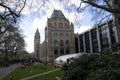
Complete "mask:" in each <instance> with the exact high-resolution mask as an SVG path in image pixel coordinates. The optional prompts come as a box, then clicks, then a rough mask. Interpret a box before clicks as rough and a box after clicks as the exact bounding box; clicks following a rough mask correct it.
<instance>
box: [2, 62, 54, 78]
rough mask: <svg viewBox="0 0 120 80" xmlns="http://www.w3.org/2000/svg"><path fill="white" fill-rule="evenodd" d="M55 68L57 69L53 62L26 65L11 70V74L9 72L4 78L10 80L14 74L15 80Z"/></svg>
mask: <svg viewBox="0 0 120 80" xmlns="http://www.w3.org/2000/svg"><path fill="white" fill-rule="evenodd" d="M44 68H45V69H44ZM53 69H55V67H54V65H52V64H38V65H36V66H33V65H31V66H26V67H25V68H23V69H22V68H21V67H19V68H17V69H15V70H14V71H13V72H11V73H10V74H8V75H7V76H6V77H5V78H3V79H2V80H9V79H10V77H11V76H14V80H19V79H21V78H25V77H28V76H31V75H35V74H39V73H43V72H46V71H50V70H53ZM29 70H30V71H29Z"/></svg>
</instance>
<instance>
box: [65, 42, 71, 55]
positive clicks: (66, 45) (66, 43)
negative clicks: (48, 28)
mask: <svg viewBox="0 0 120 80" xmlns="http://www.w3.org/2000/svg"><path fill="white" fill-rule="evenodd" d="M65 47H66V54H69V53H70V50H69V41H68V40H66V41H65Z"/></svg>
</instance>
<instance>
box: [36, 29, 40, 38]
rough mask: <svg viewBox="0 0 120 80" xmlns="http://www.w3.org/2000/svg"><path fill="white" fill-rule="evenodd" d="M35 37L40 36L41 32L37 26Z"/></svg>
mask: <svg viewBox="0 0 120 80" xmlns="http://www.w3.org/2000/svg"><path fill="white" fill-rule="evenodd" d="M35 38H40V33H39V30H38V28H37V30H36V32H35Z"/></svg>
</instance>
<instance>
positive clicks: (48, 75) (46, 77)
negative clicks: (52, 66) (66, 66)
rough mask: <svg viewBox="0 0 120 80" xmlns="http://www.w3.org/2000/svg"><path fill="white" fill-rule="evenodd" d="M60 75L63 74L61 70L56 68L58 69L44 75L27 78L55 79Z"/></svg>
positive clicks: (38, 79)
mask: <svg viewBox="0 0 120 80" xmlns="http://www.w3.org/2000/svg"><path fill="white" fill-rule="evenodd" d="M62 76H63V71H61V70H58V71H55V72H52V73H49V74H46V75H42V76H39V77H35V78H32V79H29V80H56V77H62Z"/></svg>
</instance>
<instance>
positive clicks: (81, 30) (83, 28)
mask: <svg viewBox="0 0 120 80" xmlns="http://www.w3.org/2000/svg"><path fill="white" fill-rule="evenodd" d="M91 28H92V26H80V27H77V28H75V33H79V34H81V33H83V32H85V31H87V30H89V29H91Z"/></svg>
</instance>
